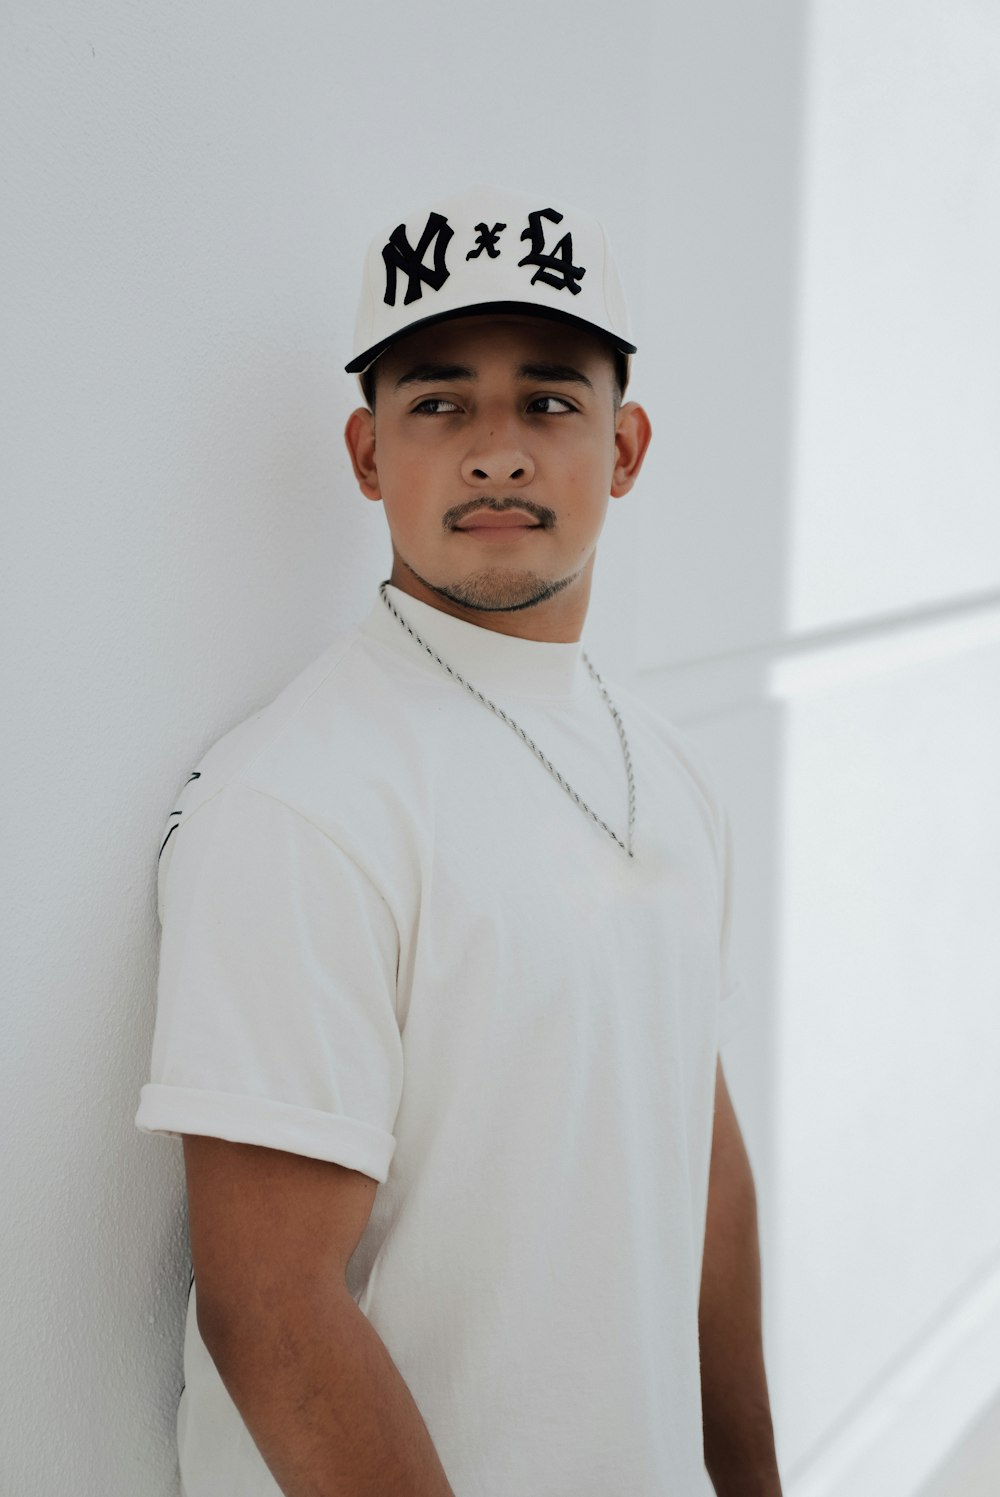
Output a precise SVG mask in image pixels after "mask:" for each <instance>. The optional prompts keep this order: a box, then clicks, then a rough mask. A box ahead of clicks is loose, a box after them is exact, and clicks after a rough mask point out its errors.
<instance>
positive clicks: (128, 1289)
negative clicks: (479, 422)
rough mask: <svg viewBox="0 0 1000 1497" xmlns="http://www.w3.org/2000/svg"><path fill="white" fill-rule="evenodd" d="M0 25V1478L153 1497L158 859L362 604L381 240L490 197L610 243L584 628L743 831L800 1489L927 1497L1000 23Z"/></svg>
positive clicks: (676, 18) (947, 1180)
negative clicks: (643, 440) (370, 358)
mask: <svg viewBox="0 0 1000 1497" xmlns="http://www.w3.org/2000/svg"><path fill="white" fill-rule="evenodd" d="M0 28H2V43H3V48H2V55H3V79H2V87H0V111H2V117H0V125H2V127H3V134H4V139H5V141H6V142H7V149H6V151H5V153H4V159H3V162H2V164H0V172H2V174H3V175H2V183H3V187H2V191H3V206H4V220H5V223H6V224H7V225H8V226H10V227H12V229H13V232H8V234H7V235H6V236H5V243H4V245H3V250H2V253H3V255H4V258H5V264H4V267H3V271H4V273H3V275H2V276H0V286H2V292H0V295H2V297H3V347H4V352H5V363H6V364H7V366H8V369H7V370H5V373H8V380H9V388H8V394H7V398H6V399H5V400H4V402H3V405H4V407H5V416H6V420H7V429H6V430H5V432H4V434H3V441H2V453H3V457H2V462H3V466H4V470H5V472H4V485H3V496H4V497H3V508H4V519H5V532H4V539H5V544H4V563H5V566H4V574H5V575H4V580H3V586H2V589H0V606H2V609H3V638H4V642H5V646H6V649H5V655H4V672H5V675H4V681H3V701H4V704H5V707H6V708H7V718H6V721H7V730H6V731H5V734H4V750H3V752H4V764H3V775H2V783H3V786H4V789H5V792H6V804H5V807H4V810H3V828H4V843H5V851H6V857H5V859H4V880H5V886H4V890H3V898H2V900H0V911H2V919H3V921H4V929H3V933H2V940H0V949H2V950H3V953H4V960H5V975H4V983H3V1008H2V1011H0V1025H2V1040H3V1046H2V1054H3V1064H4V1078H3V1085H2V1087H0V1095H2V1099H3V1101H2V1106H3V1116H2V1126H3V1136H4V1141H5V1146H4V1150H3V1152H2V1156H0V1160H2V1162H0V1172H2V1173H0V1189H2V1193H3V1199H4V1203H5V1211H4V1213H3V1218H4V1220H3V1226H2V1229H0V1275H2V1281H3V1284H4V1286H5V1290H6V1295H5V1317H4V1356H3V1357H2V1358H0V1407H3V1409H4V1411H5V1412H4V1419H3V1421H2V1426H0V1489H2V1490H3V1491H4V1492H5V1493H6V1492H7V1491H9V1492H10V1493H11V1494H17V1497H71V1494H72V1497H176V1474H175V1462H174V1450H173V1428H172V1423H173V1417H174V1409H175V1406H176V1398H177V1392H178V1388H179V1385H180V1330H181V1324H182V1316H183V1310H184V1304H185V1298H186V1291H187V1269H188V1263H187V1244H186V1232H185V1224H184V1211H183V1196H182V1182H181V1170H180V1153H179V1149H178V1148H177V1147H176V1145H173V1144H170V1143H165V1142H163V1141H161V1140H155V1139H150V1138H147V1137H143V1136H141V1135H139V1134H138V1133H137V1132H136V1131H135V1130H134V1128H133V1125H132V1118H133V1115H134V1112H135V1107H136V1103H137V1094H138V1088H139V1086H140V1084H141V1083H142V1081H143V1080H144V1079H145V1076H146V1069H147V1065H148V1053H149V1041H150V1037H151V1032H152V1019H153V998H154V982H155V963H156V936H157V933H156V924H155V909H154V872H155V854H156V848H157V843H158V834H159V831H160V826H161V822H162V820H163V818H164V816H165V813H166V812H167V811H168V810H169V808H170V804H171V798H172V796H173V794H174V792H175V790H176V788H177V787H178V786H179V784H180V783H181V782H182V781H183V780H184V779H185V778H186V776H187V773H188V772H189V770H190V767H191V766H192V764H193V763H194V762H195V761H196V760H197V758H198V757H199V756H200V755H201V753H202V752H203V751H204V749H205V748H206V747H207V746H208V745H209V744H210V743H211V742H212V741H214V740H215V739H216V738H217V737H218V736H219V735H220V734H221V733H223V732H224V731H225V730H226V729H227V728H228V727H230V726H231V725H233V724H234V723H236V722H237V721H239V720H241V719H242V718H243V717H245V716H246V715H247V714H248V713H249V712H250V711H251V710H253V708H254V707H256V706H258V705H260V704H262V703H263V702H265V701H267V700H268V699H269V698H270V697H271V696H272V695H274V693H275V692H276V691H277V689H278V688H279V687H280V686H281V685H282V684H283V683H284V682H285V681H287V680H288V679H290V678H291V676H292V675H294V674H295V672H296V671H297V670H299V669H300V668H301V667H302V666H304V665H305V664H306V663H307V662H308V661H309V660H310V659H312V658H313V657H314V656H315V655H316V654H318V653H319V651H320V650H321V649H322V648H323V646H324V645H325V643H326V642H327V641H328V639H329V638H330V637H331V636H332V634H333V633H335V632H336V631H337V630H339V629H340V628H342V627H344V626H346V625H348V624H349V623H350V622H352V621H353V620H354V619H355V618H356V617H357V616H358V615H359V614H360V612H361V611H362V610H363V609H366V608H367V607H368V606H369V601H370V599H371V597H372V595H373V589H374V586H375V584H376V583H377V581H378V580H379V578H381V577H382V576H384V575H386V573H387V570H388V547H387V544H386V538H385V532H384V524H383V520H382V517H381V514H380V513H379V511H378V509H377V507H376V506H373V505H371V504H369V503H367V502H366V501H364V500H363V499H361V497H360V496H359V495H358V494H357V493H356V490H355V488H354V484H353V480H352V479H351V476H350V472H349V468H348V465H347V460H346V455H345V454H344V452H343V447H342V440H341V431H342V428H343V424H344V419H345V417H346V415H347V413H348V411H349V410H350V409H351V407H352V406H353V405H354V404H356V403H357V401H356V393H355V388H354V385H353V382H352V381H351V380H350V379H349V378H348V377H347V376H346V375H344V374H343V372H342V365H343V363H344V362H345V360H346V359H347V357H348V356H349V345H350V335H351V328H352V325H353V316H354V299H355V295H356V287H357V280H358V273H359V267H360V262H361V256H362V253H363V250H364V247H365V244H366V242H367V240H368V238H369V237H370V234H371V233H372V232H373V231H374V229H375V228H376V227H378V226H379V225H380V224H381V223H382V222H383V221H384V220H387V219H389V218H392V217H393V216H394V215H396V214H397V213H398V212H400V210H401V209H405V208H407V207H409V206H410V205H411V204H413V203H414V202H415V201H416V202H419V201H420V200H421V198H422V196H423V195H424V194H426V193H428V192H431V191H451V190H454V189H456V188H458V187H461V186H463V185H467V184H468V183H471V182H474V181H496V182H498V183H501V184H508V185H512V186H520V185H523V186H527V187H529V188H537V189H538V190H539V192H541V193H551V195H552V196H553V197H562V198H565V199H567V200H569V201H570V202H574V201H575V202H578V203H579V204H580V205H581V206H584V207H587V208H589V209H591V210H592V211H594V212H596V213H597V214H598V215H599V216H600V217H602V218H603V219H604V220H605V221H606V222H607V223H608V224H609V226H610V228H611V231H612V237H613V240H614V243H615V247H616V250H617V256H618V259H619V261H620V264H621V269H622V273H623V278H624V281H625V283H626V287H627V288H628V290H629V293H630V301H631V304H632V310H633V319H634V324H635V337H636V342H637V343H638V344H639V348H640V353H639V356H638V359H637V361H636V371H635V382H634V391H633V392H631V393H634V395H635V396H636V398H639V399H641V400H642V401H643V402H644V403H645V404H646V406H647V408H648V409H649V410H650V413H651V416H652V419H653V425H654V429H655V433H656V436H655V441H654V444H653V448H652V449H651V452H650V457H649V461H648V465H647V469H646V472H645V473H644V475H643V478H642V480H641V482H640V484H639V486H638V488H637V490H636V492H635V493H634V495H632V496H630V497H629V498H628V499H627V500H626V501H622V502H621V503H620V504H617V505H614V506H612V508H611V513H610V517H609V522H608V530H607V532H606V535H605V537H604V539H603V540H602V543H601V555H600V560H599V564H598V579H597V584H596V588H595V596H594V603H593V609H592V614H591V619H590V621H589V622H588V630H587V638H588V647H589V648H590V650H591V653H592V654H593V655H594V657H595V659H596V660H598V661H599V663H600V664H601V665H602V666H603V667H604V668H605V669H606V670H607V671H608V672H609V673H610V674H615V673H618V674H627V675H634V677H635V680H636V682H637V683H638V684H639V686H640V687H641V688H642V689H643V690H644V691H645V692H646V694H647V695H648V696H649V698H650V699H651V700H652V701H654V702H656V703H657V704H659V705H662V706H663V707H664V708H665V709H666V710H667V711H668V713H670V714H671V715H673V716H674V717H675V719H676V720H677V721H678V722H679V723H680V724H681V726H682V727H684V728H685V729H686V730H687V731H689V733H690V734H691V736H692V737H693V738H694V739H695V740H696V741H697V742H698V743H700V745H701V746H702V747H703V749H704V751H705V752H706V754H707V755H708V757H709V759H710V761H711V764H712V766H713V768H714V769H715V772H716V775H717V778H718V781H719V784H720V789H721V790H722V792H723V795H724V798H725V799H726V801H727V803H728V804H729V806H730V809H731V812H732V815H733V821H734V826H735V831H736V842H737V847H736V859H737V912H736V942H737V952H738V956H739V958H740V965H741V966H742V967H743V969H744V972H745V975H746V977H747V979H748V985H749V987H750V989H751V992H752V994H753V999H752V1003H751V1005H750V1011H749V1013H748V1014H747V1017H746V1021H745V1023H744V1026H743V1029H742V1031H741V1033H740V1034H739V1035H738V1036H737V1037H736V1038H735V1039H734V1041H733V1044H732V1048H731V1051H730V1052H727V1069H728V1071H729V1074H730V1079H731V1085H732V1089H733V1093H734V1097H735V1100H736V1103H737V1107H738V1109H739V1111H740V1115H741V1118H742V1119H743V1124H744V1131H745V1133H746V1137H747V1142H748V1147H749V1149H750V1153H751V1157H752V1159H753V1163H754V1167H755V1171H756V1174H757V1179H758V1191H759V1197H760V1203H761V1232H762V1242H763V1249H764V1279H765V1311H766V1338H767V1348H768V1356H769V1363H770V1367H771V1382H772V1395H773V1402H774V1413H775V1421H776V1426H777V1432H778V1439H779V1448H780V1453H781V1455H782V1460H783V1463H784V1466H785V1468H786V1470H787V1471H788V1473H789V1477H788V1480H787V1483H786V1485H787V1488H788V1492H789V1494H790V1497H847V1494H848V1493H850V1494H851V1497H859V1494H860V1497H865V1494H867V1493H868V1492H872V1493H873V1494H874V1493H876V1492H877V1493H878V1494H879V1497H913V1493H915V1492H916V1489H917V1484H918V1482H919V1479H920V1478H921V1476H922V1475H924V1474H926V1472H927V1471H929V1470H930V1468H931V1467H932V1466H933V1464H934V1463H935V1462H936V1461H937V1460H938V1459H939V1458H940V1456H941V1455H942V1454H943V1452H944V1450H945V1448H946V1446H947V1444H948V1443H949V1442H950V1441H951V1440H952V1439H954V1438H955V1437H957V1435H958V1434H960V1432H961V1428H962V1426H963V1424H965V1423H967V1422H970V1421H971V1420H972V1418H973V1417H974V1416H975V1413H976V1412H977V1411H978V1409H979V1408H980V1407H981V1406H983V1405H984V1404H985V1403H986V1402H987V1401H988V1400H989V1398H990V1397H991V1395H994V1394H995V1393H996V1391H997V1390H998V1388H1000V1365H998V1358H997V1353H996V1352H995V1350H994V1348H995V1347H996V1346H997V1345H1000V1335H993V1334H990V1335H986V1334H985V1333H984V1329H983V1328H984V1327H987V1328H988V1329H990V1330H992V1328H994V1327H996V1328H998V1329H1000V1212H998V1210H997V1206H996V1201H995V1200H994V1199H993V1195H992V1194H991V1193H989V1192H987V1191H984V1190H983V1187H982V1182H983V1180H991V1179H993V1178H995V1177H996V1175H997V1172H998V1167H1000V1126H998V1122H997V1116H996V1109H995V1106H994V1104H993V1096H992V1092H991V1085H990V1078H991V1075H994V1074H995V1070H996V1065H995V1061H996V1056H997V1045H998V1042H1000V1033H998V1022H997V1015H998V1014H1000V1004H998V1003H997V998H998V997H1000V992H998V977H997V973H998V970H1000V962H998V956H1000V951H998V937H997V922H996V920H995V917H994V914H993V912H994V911H995V909H996V908H997V903H998V896H1000V863H998V854H997V848H998V846H1000V806H998V794H997V785H996V769H995V766H996V764H997V762H1000V691H998V686H997V682H998V668H1000V576H998V571H1000V514H998V509H997V505H996V494H997V488H998V480H1000V440H998V427H997V423H996V420H995V416H994V413H995V411H996V410H997V409H998V408H1000V367H998V354H997V349H998V346H1000V343H998V333H1000V292H998V282H997V277H996V274H995V266H996V264H997V263H998V259H1000V255H998V251H1000V243H998V240H1000V205H998V199H997V189H996V183H997V182H998V181H1000V159H998V158H1000V12H998V11H997V10H996V8H995V7H993V6H990V5H986V4H983V3H981V0H979V3H977V0H951V3H948V4H944V3H936V4H935V3H931V0H919V3H912V4H911V3H903V0H814V3H813V4H812V5H811V6H805V5H800V4H797V3H793V0H761V3H760V4H758V5H756V6H754V7H746V6H743V5H739V4H737V3H735V0H725V3H724V0H715V3H707V4H705V5H699V6H697V7H695V6H690V5H683V4H681V3H680V0H677V3H674V0H670V3H668V4H654V3H653V0H647V3H644V4H642V5H637V6H634V7H632V8H631V10H629V11H628V12H627V13H625V12H622V11H620V10H617V9H615V8H614V7H609V6H606V5H603V4H598V3H596V0H587V3H583V4H581V5H578V6H577V7H575V8H574V9H573V10H572V12H570V13H567V12H565V11H563V10H560V9H558V8H554V9H551V10H550V9H547V8H545V7H539V6H537V5H535V4H528V3H527V0H515V3H508V4H506V5H504V6H490V7H485V6H484V7H480V6H477V5H471V6H465V7H460V8H456V7H454V6H446V5H444V4H442V3H440V0H429V3H428V4H426V5H423V6H407V5H404V4H403V3H402V0H383V3H380V4H377V5H369V6H353V7H350V8H348V7H346V6H331V5H329V4H325V3H323V4H321V3H319V0H301V3H299V4H298V5H296V6H295V7H294V8H293V9H292V10H290V11H289V10H287V9H284V10H282V9H280V8H279V7H277V6H271V5H264V4H260V3H251V4H245V5H239V6H237V5H234V4H218V5H213V6H207V7H206V6H199V5H196V4H195V3H194V0H171V3H165V4H160V5H157V6H155V7H154V6H139V5H136V4H134V3H130V0H103V3H101V4H97V3H96V0H89V3H88V0H82V3H81V0H77V3H74V4H69V3H68V0H64V3H56V0H41V3H37V4H32V5H30V6H29V5H28V4H27V3H26V0H21V3H15V4H12V5H9V6H8V7H7V8H6V10H5V12H4V15H3V17H2V19H0ZM989 1056H992V1058H993V1061H992V1064H987V1060H986V1057H989ZM956 1369H961V1370H960V1372H956ZM901 1451H905V1452H908V1453H907V1454H906V1455H905V1456H902V1455H900V1452H901ZM609 1497H612V1494H609Z"/></svg>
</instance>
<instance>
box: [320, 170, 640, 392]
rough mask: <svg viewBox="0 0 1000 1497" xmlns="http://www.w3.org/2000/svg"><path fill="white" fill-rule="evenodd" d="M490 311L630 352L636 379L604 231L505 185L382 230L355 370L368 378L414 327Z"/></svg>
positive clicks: (358, 332)
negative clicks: (564, 328)
mask: <svg viewBox="0 0 1000 1497" xmlns="http://www.w3.org/2000/svg"><path fill="white" fill-rule="evenodd" d="M487 312H522V313H528V314H530V315H533V316H537V317H549V318H552V319H554V320H555V321H557V322H567V323H571V324H573V325H574V326H576V327H582V328H585V329H586V330H587V331H588V332H592V333H596V334H598V336H599V337H601V338H603V339H604V340H605V341H606V342H608V343H610V344H611V345H612V346H613V347H614V348H616V349H617V350H618V351H619V353H621V354H622V355H623V357H624V360H625V376H626V378H627V377H628V364H629V359H628V356H629V355H630V354H633V353H635V344H634V343H632V342H630V341H629V326H628V312H627V310H626V306H625V297H624V295H623V293H622V288H621V282H620V281H619V279H618V272H617V270H616V269H615V264H614V261H613V260H612V258H611V250H610V248H609V245H608V237H607V234H606V233H605V231H604V228H603V226H602V225H601V224H600V223H598V221H597V219H596V218H591V217H590V215H589V214H586V213H582V212H580V210H579V209H578V208H572V207H570V206H569V205H568V204H566V203H557V202H553V201H552V200H551V199H550V198H546V197H544V196H539V195H537V194H534V195H532V194H528V193H523V192H507V191H505V190H503V189H502V188H498V187H470V188H468V189H467V190H466V191H465V192H461V193H458V194H456V195H455V196H454V197H449V198H442V199H437V200H435V201H434V202H432V203H425V204H424V205H423V206H422V207H420V208H417V209H414V210H413V211H412V212H410V213H408V214H407V215H406V217H405V218H404V219H403V220H402V222H400V223H398V224H396V225H394V226H392V227H390V228H387V229H385V230H383V231H382V232H381V233H380V234H376V236H375V238H374V239H373V240H372V242H371V244H370V246H369V248H368V253H367V255H366V257H365V271H364V281H363V284H362V288H361V303H360V306H359V308H358V317H357V322H356V324H355V331H354V356H353V358H352V359H351V362H350V363H349V364H347V365H346V366H345V367H346V370H347V373H348V374H358V375H362V374H363V373H364V372H365V371H366V370H367V369H369V368H370V367H371V365H372V364H374V362H375V360H376V359H377V358H378V357H379V356H380V355H381V354H383V353H384V352H385V350H386V349H387V348H388V347H389V345H390V344H391V343H394V342H395V341H396V339H397V338H400V337H402V336H403V334H404V333H409V332H412V331H413V330H414V328H418V327H426V326H428V325H429V324H431V323H434V322H442V321H444V320H445V319H446V318H449V317H465V316H470V315H472V314H474V313H487Z"/></svg>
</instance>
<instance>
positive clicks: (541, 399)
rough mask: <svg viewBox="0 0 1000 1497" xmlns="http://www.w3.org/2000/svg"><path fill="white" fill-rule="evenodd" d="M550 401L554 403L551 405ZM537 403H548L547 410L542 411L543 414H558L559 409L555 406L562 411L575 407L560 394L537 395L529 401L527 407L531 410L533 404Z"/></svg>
mask: <svg viewBox="0 0 1000 1497" xmlns="http://www.w3.org/2000/svg"><path fill="white" fill-rule="evenodd" d="M552 402H555V404H554V405H553V404H552ZM539 405H548V407H549V408H548V410H546V411H542V415H543V416H558V415H559V414H560V411H559V410H558V409H556V407H561V408H562V410H563V411H572V410H575V409H576V407H575V406H573V405H570V403H569V401H568V400H563V398H562V396H561V395H539V396H538V397H537V398H536V399H535V400H532V401H531V402H530V404H529V406H528V409H529V410H533V409H534V407H535V406H539Z"/></svg>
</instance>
